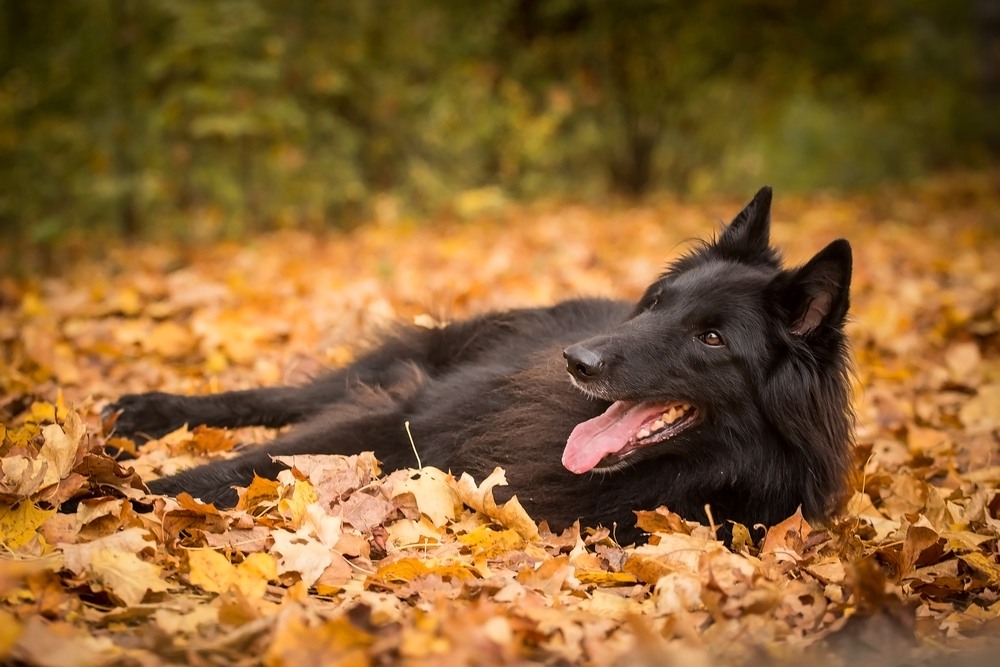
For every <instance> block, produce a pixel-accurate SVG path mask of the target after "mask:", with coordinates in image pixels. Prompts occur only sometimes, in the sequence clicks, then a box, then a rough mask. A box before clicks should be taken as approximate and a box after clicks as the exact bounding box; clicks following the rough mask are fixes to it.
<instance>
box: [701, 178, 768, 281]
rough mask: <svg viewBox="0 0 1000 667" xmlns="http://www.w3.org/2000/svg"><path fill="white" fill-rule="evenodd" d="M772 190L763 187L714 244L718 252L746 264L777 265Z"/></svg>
mask: <svg viewBox="0 0 1000 667" xmlns="http://www.w3.org/2000/svg"><path fill="white" fill-rule="evenodd" d="M770 243H771V188H770V187H769V186H767V185H765V186H764V187H762V188H761V189H760V190H758V191H757V194H755V195H754V197H753V199H752V200H751V201H750V203H749V204H747V205H746V208H744V209H743V210H742V211H740V213H739V215H737V216H736V217H735V218H733V221H732V222H731V223H729V225H728V226H727V227H726V228H725V230H723V232H722V235H721V236H720V237H719V239H718V240H717V241H716V242H715V246H714V247H715V251H716V252H717V253H718V254H720V255H722V256H723V257H726V258H728V259H734V260H736V261H740V262H746V263H751V264H753V263H759V262H765V263H777V255H776V253H775V252H774V250H772V249H771V246H770Z"/></svg>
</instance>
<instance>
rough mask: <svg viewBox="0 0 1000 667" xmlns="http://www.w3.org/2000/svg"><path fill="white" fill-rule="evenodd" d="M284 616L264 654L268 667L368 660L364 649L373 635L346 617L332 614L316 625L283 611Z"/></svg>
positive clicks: (353, 665)
mask: <svg viewBox="0 0 1000 667" xmlns="http://www.w3.org/2000/svg"><path fill="white" fill-rule="evenodd" d="M285 619H287V620H285V621H284V622H283V623H281V624H280V625H278V627H277V628H276V629H275V631H274V639H273V640H272V641H271V642H270V644H269V645H268V647H267V652H266V653H265V654H264V664H265V665H267V666H268V667H285V666H289V665H292V666H305V665H336V666H337V667H364V666H365V665H369V664H371V662H372V660H371V658H370V657H369V656H368V655H366V649H367V648H368V647H370V646H371V645H372V644H374V643H375V636H374V635H372V634H369V633H367V632H365V631H364V630H361V629H360V628H358V627H356V626H354V625H353V624H352V623H351V622H350V621H349V620H348V619H347V618H346V617H343V616H341V617H337V618H333V619H331V620H329V621H326V622H325V623H323V624H321V625H318V626H311V625H307V624H306V623H305V621H304V620H302V618H300V617H299V616H292V615H286V616H285ZM320 656H322V658H320Z"/></svg>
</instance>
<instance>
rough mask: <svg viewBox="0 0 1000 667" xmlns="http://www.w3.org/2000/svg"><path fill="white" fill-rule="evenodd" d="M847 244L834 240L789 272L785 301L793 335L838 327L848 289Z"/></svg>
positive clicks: (849, 286)
mask: <svg viewBox="0 0 1000 667" xmlns="http://www.w3.org/2000/svg"><path fill="white" fill-rule="evenodd" d="M851 263H852V258H851V244H850V243H848V242H847V241H846V240H844V239H838V240H837V241H834V242H833V243H831V244H830V245H828V246H827V247H825V248H823V249H822V250H820V251H819V252H818V253H817V254H816V256H815V257H813V258H812V259H810V260H809V261H808V262H807V263H806V264H805V266H802V267H801V268H799V269H796V270H794V271H793V272H792V273H791V280H790V281H789V283H788V284H787V286H786V287H785V290H784V293H785V299H786V300H785V304H786V307H787V308H788V313H789V315H790V320H789V323H790V324H789V326H790V330H791V332H792V333H793V334H795V335H797V336H808V335H810V334H812V333H813V332H814V331H816V330H817V329H819V328H820V327H821V326H833V327H840V326H842V325H843V323H844V318H845V317H846V316H847V309H848V307H849V306H850V292H851Z"/></svg>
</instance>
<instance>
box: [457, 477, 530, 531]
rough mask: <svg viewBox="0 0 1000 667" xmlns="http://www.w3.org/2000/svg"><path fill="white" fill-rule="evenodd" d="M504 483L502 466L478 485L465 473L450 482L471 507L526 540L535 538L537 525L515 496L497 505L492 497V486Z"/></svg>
mask: <svg viewBox="0 0 1000 667" xmlns="http://www.w3.org/2000/svg"><path fill="white" fill-rule="evenodd" d="M506 485H507V479H506V477H505V476H504V472H503V469H502V468H496V469H495V470H494V471H493V472H492V473H491V474H490V476H489V477H487V478H486V479H484V480H483V483H482V484H480V485H479V486H476V482H475V480H473V479H472V477H471V476H470V475H468V474H467V473H462V476H461V478H459V479H458V481H456V482H452V488H454V489H455V493H457V494H458V497H459V498H460V499H461V500H462V502H463V503H465V504H466V505H468V506H469V507H471V508H472V509H474V510H476V511H477V512H482V513H483V514H485V515H486V516H488V517H490V518H491V519H493V520H495V521H497V522H499V523H500V525H502V526H505V527H507V528H510V529H512V530H515V531H517V533H518V534H519V535H520V536H521V537H523V538H524V539H526V540H533V539H535V538H537V537H538V526H537V525H536V524H535V522H534V521H533V520H532V519H531V517H530V516H528V513H527V512H525V511H524V508H523V507H521V503H520V502H519V501H518V500H517V496H514V497H513V498H511V499H510V500H508V501H507V502H505V503H504V504H503V505H500V506H497V504H496V501H495V500H494V499H493V487H495V486H506Z"/></svg>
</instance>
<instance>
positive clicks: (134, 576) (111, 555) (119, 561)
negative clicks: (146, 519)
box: [87, 548, 169, 606]
mask: <svg viewBox="0 0 1000 667" xmlns="http://www.w3.org/2000/svg"><path fill="white" fill-rule="evenodd" d="M87 571H88V573H89V574H90V576H91V577H92V578H93V579H94V580H95V581H96V582H97V583H99V584H101V585H102V586H103V587H104V588H105V589H106V590H107V591H108V592H109V593H111V594H112V595H113V596H114V597H116V598H118V599H119V600H121V601H122V602H123V603H124V604H125V605H126V606H132V605H137V604H139V603H140V602H142V599H143V598H144V597H145V596H146V593H147V592H153V593H162V592H164V591H166V590H167V589H168V588H169V586H168V585H167V582H166V581H164V580H163V579H162V578H161V577H160V568H159V566H157V565H154V564H153V563H147V562H146V561H144V560H142V559H140V558H139V557H138V556H136V555H135V554H134V553H129V552H126V551H122V550H121V549H112V548H103V549H98V550H96V551H94V552H93V553H92V554H91V555H90V560H89V562H88V564H87Z"/></svg>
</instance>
